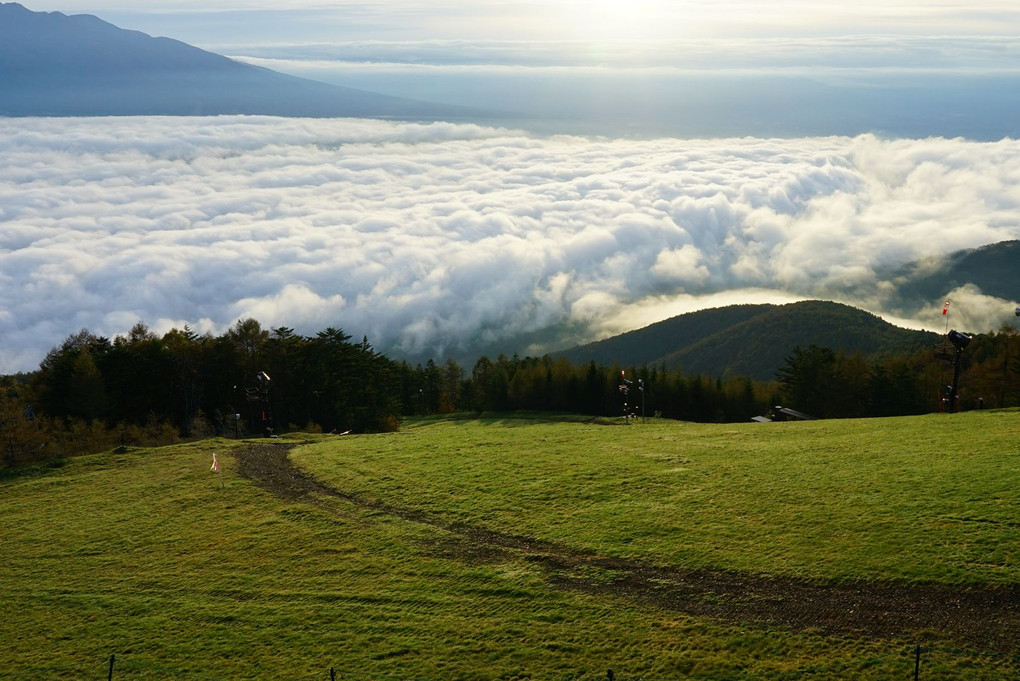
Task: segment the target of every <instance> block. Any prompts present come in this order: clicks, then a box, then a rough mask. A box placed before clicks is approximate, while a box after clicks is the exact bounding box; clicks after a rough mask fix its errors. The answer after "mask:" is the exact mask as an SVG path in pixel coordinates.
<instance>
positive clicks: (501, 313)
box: [0, 0, 1020, 373]
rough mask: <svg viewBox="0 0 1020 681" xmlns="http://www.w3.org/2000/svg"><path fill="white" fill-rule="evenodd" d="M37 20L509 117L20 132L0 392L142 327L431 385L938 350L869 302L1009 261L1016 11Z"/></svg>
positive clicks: (1016, 195) (236, 13)
mask: <svg viewBox="0 0 1020 681" xmlns="http://www.w3.org/2000/svg"><path fill="white" fill-rule="evenodd" d="M23 4H25V6H26V7H28V8H29V9H32V10H36V11H63V12H65V13H77V12H84V13H91V14H96V15H98V16H100V17H101V18H103V19H105V20H107V21H110V22H112V23H115V24H117V25H119V26H122V27H125V28H131V29H137V30H141V31H144V32H146V33H149V34H151V35H165V36H170V37H174V38H178V39H181V40H184V41H185V42H189V43H192V44H196V45H198V46H201V47H206V48H208V49H212V50H214V51H218V52H222V53H225V54H229V55H232V56H235V57H237V58H240V59H244V60H247V61H251V62H253V63H258V64H263V65H266V66H269V67H271V68H277V69H279V70H284V71H288V72H291V73H296V74H299V75H305V76H309V77H316V78H319V79H322V80H326V81H328V82H335V83H338V84H345V85H353V86H356V87H363V88H365V89H372V90H378V91H383V92H388V93H392V94H402V95H405V96H414V97H419V98H422V99H434V100H438V101H451V102H454V103H464V104H471V105H474V106H478V107H482V108H487V109H491V110H493V111H494V113H493V115H492V117H491V118H489V119H486V120H480V121H479V124H477V125H451V124H444V123H438V124H431V125H415V124H397V123H385V122H378V121H377V122H371V121H354V120H336V121H328V120H286V119H269V118H251V117H247V118H246V117H220V118H126V119H117V118H107V119H89V120H85V119H0V153H2V154H3V158H4V159H5V163H4V166H3V167H2V168H0V300H2V301H3V302H2V303H0V337H3V338H4V339H5V343H4V344H3V346H2V347H0V373H6V372H10V371H17V370H30V369H32V368H34V367H35V366H36V365H37V364H38V362H39V360H40V359H42V357H43V356H44V355H45V353H46V351H47V350H48V349H49V348H51V347H53V346H54V345H56V344H58V343H59V342H60V341H61V340H62V339H63V338H65V337H66V336H67V335H69V334H71V333H74V332H76V331H77V330H79V329H81V328H82V327H88V328H89V329H91V330H93V331H94V332H96V333H101V334H105V335H115V334H118V333H124V332H126V331H127V330H128V329H129V328H130V327H131V325H133V324H134V323H135V322H136V321H138V320H144V321H146V322H147V323H149V324H150V325H151V326H152V327H153V328H154V329H156V330H158V331H165V330H167V329H169V328H170V327H172V326H178V327H180V326H182V325H183V324H185V323H187V324H189V325H190V326H191V327H192V328H194V329H196V330H199V331H212V332H221V331H223V330H225V329H226V328H228V327H229V326H230V325H231V324H233V322H234V321H236V320H237V319H238V318H240V317H247V316H254V317H256V318H258V319H259V320H261V321H262V322H263V323H264V324H265V325H267V326H278V325H287V326H293V327H297V328H298V330H299V331H300V332H306V333H311V332H314V331H317V330H319V329H321V328H324V327H326V326H339V327H342V328H344V329H345V330H346V331H347V332H348V333H351V334H353V335H355V336H356V337H360V336H361V335H368V337H369V340H370V341H371V342H373V343H374V344H375V345H377V346H378V347H380V348H381V349H384V350H386V351H389V352H392V353H394V354H396V355H398V356H399V355H400V354H401V353H408V354H420V353H426V354H432V355H433V356H435V357H436V358H437V359H438V358H442V357H444V356H446V355H448V354H453V355H463V354H467V353H469V352H470V347H468V346H471V345H472V344H473V347H479V346H487V347H503V348H504V349H505V350H506V351H508V352H512V351H514V350H518V349H519V350H521V351H522V352H544V351H547V350H553V349H557V347H562V346H564V345H566V344H569V343H570V342H575V341H586V340H592V339H594V338H597V337H602V336H605V335H609V334H612V333H618V332H621V331H625V330H628V329H630V328H636V327H638V326H642V325H645V324H648V323H651V322H653V321H657V320H659V319H663V318H665V317H668V316H671V315H674V314H679V313H682V312H686V311H690V310H695V309H699V308H703V307H709V306H715V305H722V304H729V303H734V302H761V301H771V302H784V301H791V300H797V299H802V298H808V297H826V298H831V299H837V300H843V301H845V302H850V303H853V304H856V305H859V306H861V307H865V308H866V309H869V310H871V311H873V312H876V313H880V314H884V315H885V316H886V317H887V318H889V319H891V320H899V321H902V322H903V323H905V324H911V325H925V324H929V325H930V322H929V318H933V319H935V322H936V323H941V320H940V319H938V312H939V311H940V310H941V305H942V302H943V301H942V300H941V299H940V300H938V301H932V309H931V310H904V309H902V308H900V307H899V306H898V305H897V301H895V300H892V299H890V298H889V295H888V290H887V287H885V286H883V282H881V281H880V280H878V279H877V278H876V272H881V271H883V270H884V269H885V268H888V267H895V266H896V265H899V264H902V263H905V262H909V261H912V260H914V259H916V258H920V257H925V256H937V255H941V254H945V253H949V252H951V251H954V250H956V249H960V248H971V247H976V246H980V245H983V244H987V243H992V242H996V241H1000V240H1005V239H1017V238H1020V146H1018V142H1016V141H1015V140H1014V139H1012V138H1013V137H1016V135H1015V134H1013V133H1011V132H1009V130H1011V128H1010V127H1009V126H1012V125H1017V121H1016V116H1015V113H1016V111H1017V110H1020V108H1018V106H1020V101H1018V100H1017V98H1018V97H1020V86H1018V82H1020V81H1018V80H1017V79H1018V77H1020V44H1018V43H1020V41H1018V40H1017V38H1016V36H1017V35H1020V11H1018V9H1017V8H1015V7H1014V5H1013V3H1006V2H990V3H980V2H978V3H968V4H963V3H958V2H941V3H939V2H923V3H921V2H917V3H903V2H900V3H895V2H893V3H890V2H873V1H871V0H863V1H861V2H854V3H808V2H767V3H766V2H731V3H725V2H724V3H719V2H679V3H677V2H659V3H654V2H637V3H634V2H622V1H613V0H606V1H604V2H591V1H589V2H583V3H582V2H572V1H568V0H561V1H560V2H555V1H553V2H543V3H504V2H477V1H476V2H470V3H467V2H464V3H461V2H444V3H431V2H430V3H424V2H422V3H415V2H351V3H344V2H318V3H313V2H289V3H284V2H275V3H268V2H265V3H260V2H251V1H248V0H246V1H245V2H217V1H216V0H205V1H203V2H169V1H166V2H160V1H159V0H155V1H153V2H148V3H146V4H145V5H144V6H139V5H138V4H137V3H127V2H123V1H122V0H121V1H117V2H105V1H104V0H86V1H84V2H77V1H70V0H68V1H66V2H63V3H61V4H60V5H52V4H48V3H47V4H42V3H39V2H34V1H32V0H26V2H24V3H23ZM635 8H637V11H635ZM500 116H503V117H502V118H500ZM539 118H541V119H543V120H538V119H539ZM1004 130H1006V131H1007V132H1006V133H1004V132H1003V131H1004ZM551 133H569V134H567V135H551ZM1003 137H1006V138H1007V139H1003ZM947 293H948V292H947ZM954 295H955V296H956V300H957V301H959V302H956V303H954V306H953V310H954V314H957V315H959V317H958V320H959V322H960V323H961V325H962V326H963V327H964V328H971V329H974V330H984V329H987V328H995V327H996V326H997V325H998V324H999V323H1001V322H1002V321H1004V317H1003V315H1002V314H1001V311H1002V310H1006V312H1008V313H1010V314H1011V313H1012V307H1011V306H1008V307H1007V306H1006V304H1005V303H1004V301H998V300H995V299H989V298H988V297H987V296H984V295H983V294H982V293H981V292H980V291H976V290H969V289H968V290H961V291H957V292H956V293H955V294H954ZM1018 295H1020V294H1018ZM964 301H967V302H966V304H964ZM968 325H969V326H968ZM550 329H553V331H550ZM522 334H523V336H525V337H527V343H531V344H530V345H524V346H521V347H520V348H518V347H509V346H503V345H501V344H506V343H511V342H522V341H521V340H520V339H521V338H522ZM515 339H516V340H515Z"/></svg>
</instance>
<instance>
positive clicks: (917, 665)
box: [914, 646, 921, 681]
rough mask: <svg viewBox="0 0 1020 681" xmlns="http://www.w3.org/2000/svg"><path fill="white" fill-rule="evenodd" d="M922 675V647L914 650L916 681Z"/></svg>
mask: <svg viewBox="0 0 1020 681" xmlns="http://www.w3.org/2000/svg"><path fill="white" fill-rule="evenodd" d="M920 675H921V646H917V648H915V649H914V681H917V680H918V678H919V677H920Z"/></svg>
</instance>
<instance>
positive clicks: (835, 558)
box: [295, 412, 1020, 583]
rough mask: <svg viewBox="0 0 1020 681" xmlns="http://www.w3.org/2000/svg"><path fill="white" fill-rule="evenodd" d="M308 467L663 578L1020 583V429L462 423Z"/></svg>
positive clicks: (350, 447)
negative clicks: (660, 569) (657, 570)
mask: <svg viewBox="0 0 1020 681" xmlns="http://www.w3.org/2000/svg"><path fill="white" fill-rule="evenodd" d="M511 425H512V423H511ZM295 459H296V461H297V462H298V463H299V464H300V465H302V466H304V467H306V468H309V469H313V470H315V471H316V472H317V474H318V475H320V477H322V478H323V479H325V480H328V481H330V482H331V483H333V484H335V485H336V486H337V487H339V488H341V489H344V490H348V491H353V492H356V493H359V494H361V495H362V496H364V497H366V498H369V499H382V500H387V501H390V502H392V503H397V504H399V505H403V506H409V507H412V508H420V509H422V510H428V511H431V512H434V513H437V514H440V515H441V516H447V517H448V518H449V520H451V521H460V522H466V523H470V524H476V525H484V526H485V527H488V528H490V529H496V530H503V531H509V532H514V533H518V534H526V535H531V536H535V537H540V538H543V539H550V540H554V541H558V542H563V543H566V544H569V545H572V546H576V547H578V548H584V549H588V550H592V551H597V552H600V553H604V554H606V555H611V556H620V557H626V558H639V559H641V560H643V561H648V562H652V563H655V564H658V565H664V566H677V567H717V568H723V569H729V570H741V571H748V572H755V573H770V574H788V575H798V576H809V577H817V578H825V579H835V580H849V579H893V580H906V581H914V580H917V581H934V582H958V583H990V582H1002V583H1015V582H1017V581H1020V556H1018V555H1017V553H1016V551H1015V549H1016V547H1017V541H1018V527H1017V520H1018V518H1017V515H1016V512H1017V511H1016V510H1017V508H1018V507H1020V485H1018V482H1020V474H1018V469H1020V418H1018V415H1017V414H1016V413H1015V412H984V413H981V414H966V415H961V416H957V417H951V418H946V417H941V416H930V417H919V418H912V419H869V420H845V421H815V422H810V423H796V424H780V423H774V424H746V425H744V424H737V425H727V426H718V425H701V424H689V423H677V422H669V421H658V422H656V421H655V420H649V422H648V424H647V425H643V426H642V425H635V426H632V427H629V428H628V427H606V426H599V425H580V424H578V425H574V426H572V427H564V426H562V425H560V424H546V425H541V424H529V425H528V426H527V427H517V428H513V427H506V428H479V427H478V424H476V423H472V422H447V423H441V424H436V425H432V426H428V427H420V428H405V430H404V431H403V432H401V433H396V434H393V435H390V436H381V437H376V436H374V437H369V438H352V439H350V440H345V441H344V442H343V443H342V444H337V443H323V444H321V445H319V446H317V447H314V448H309V449H304V450H302V451H301V452H299V453H297V454H296V456H295ZM1010 549H1013V550H1010Z"/></svg>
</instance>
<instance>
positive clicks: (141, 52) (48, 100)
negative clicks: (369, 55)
mask: <svg viewBox="0 0 1020 681" xmlns="http://www.w3.org/2000/svg"><path fill="white" fill-rule="evenodd" d="M467 113H468V111H467V110H466V109H459V108H457V107H452V106H446V105H440V104H430V103H427V102H417V101H413V100H408V99H401V98H398V97H390V96H386V95H380V94H376V93H372V92H367V91H364V90H356V89H352V88H343V87H337V86H333V85H326V84H324V83H318V82H315V81H311V80H305V79H302V78H295V77H292V76H287V75H284V74H281V73H277V72H275V71H270V70H268V69H264V68H260V67H256V66H251V65H249V64H242V63H240V62H236V61H234V60H232V59H228V58H227V57H223V56H221V55H218V54H213V53H212V52H206V51H205V50H200V49H198V48H196V47H192V46H190V45H187V44H185V43H182V42H180V41H177V40H172V39H169V38H153V37H151V36H148V35H146V34H144V33H140V32H138V31H128V30H124V29H121V28H118V27H116V26H114V25H113V24H109V23H107V22H105V21H102V20H101V19H98V18H97V17H94V16H91V15H87V14H78V15H70V16H68V15H65V14H62V13H60V12H33V11H31V10H28V9H26V8H25V7H23V6H22V5H19V4H17V3H4V4H0V115H5V116H106V115H114V116H116V115H216V114H265V115H274V116H309V117H367V118H394V119H400V120H440V119H442V120H457V119H459V118H465V117H466V116H467Z"/></svg>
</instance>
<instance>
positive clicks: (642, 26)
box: [559, 0, 681, 42]
mask: <svg viewBox="0 0 1020 681" xmlns="http://www.w3.org/2000/svg"><path fill="white" fill-rule="evenodd" d="M676 4H677V3H670V2H668V1H667V0H589V1H588V2H583V3H574V2H568V3H563V6H562V8H561V11H560V12H559V13H560V15H561V21H562V24H561V25H562V26H563V28H564V32H565V33H566V34H567V35H570V36H572V37H573V39H576V40H595V41H601V40H612V41H617V40H619V41H628V42H629V41H635V40H656V39H664V38H671V37H673V38H675V37H679V36H677V35H676V31H677V30H679V29H680V28H681V26H678V22H677V15H678V14H679V13H678V12H677V11H676V9H675V7H676Z"/></svg>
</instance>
